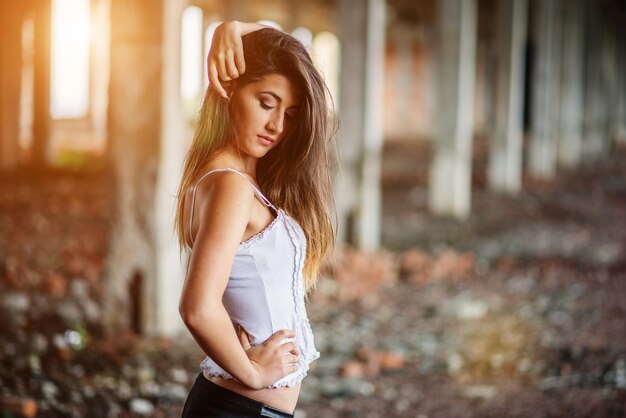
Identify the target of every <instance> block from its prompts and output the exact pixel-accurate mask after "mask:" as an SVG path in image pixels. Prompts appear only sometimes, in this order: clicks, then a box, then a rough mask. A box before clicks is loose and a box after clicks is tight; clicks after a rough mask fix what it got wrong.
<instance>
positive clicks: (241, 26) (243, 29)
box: [235, 21, 269, 36]
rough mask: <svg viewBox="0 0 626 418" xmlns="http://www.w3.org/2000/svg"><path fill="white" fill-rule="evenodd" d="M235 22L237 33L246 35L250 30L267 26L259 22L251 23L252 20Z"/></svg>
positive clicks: (253, 30)
mask: <svg viewBox="0 0 626 418" xmlns="http://www.w3.org/2000/svg"><path fill="white" fill-rule="evenodd" d="M235 23H236V24H237V29H238V30H239V33H240V34H241V36H244V35H247V34H249V33H252V32H256V31H257V30H259V29H263V28H267V27H269V26H266V25H261V24H260V23H253V22H238V21H235Z"/></svg>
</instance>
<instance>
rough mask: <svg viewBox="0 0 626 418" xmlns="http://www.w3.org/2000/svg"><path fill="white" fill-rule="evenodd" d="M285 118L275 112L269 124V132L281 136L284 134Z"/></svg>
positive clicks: (280, 113)
mask: <svg viewBox="0 0 626 418" xmlns="http://www.w3.org/2000/svg"><path fill="white" fill-rule="evenodd" d="M284 124H285V117H284V116H283V114H282V112H274V113H273V114H272V116H271V117H270V119H269V120H268V122H267V130H268V131H270V132H271V133H273V134H276V135H280V134H281V133H282V132H283V128H284Z"/></svg>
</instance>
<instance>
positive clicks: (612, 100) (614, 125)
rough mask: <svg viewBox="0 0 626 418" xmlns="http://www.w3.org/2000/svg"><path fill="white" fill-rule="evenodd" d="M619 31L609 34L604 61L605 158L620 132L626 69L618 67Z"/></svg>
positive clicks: (612, 31)
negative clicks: (621, 84) (621, 94)
mask: <svg viewBox="0 0 626 418" xmlns="http://www.w3.org/2000/svg"><path fill="white" fill-rule="evenodd" d="M616 32H617V31H614V30H611V31H610V32H608V33H607V42H606V48H605V50H604V51H605V53H604V59H603V67H602V69H603V79H604V80H605V91H606V93H607V94H606V98H605V102H606V110H607V112H606V116H607V121H606V132H607V133H606V141H607V146H606V148H605V151H606V153H605V156H608V153H609V152H610V150H611V148H612V146H613V141H615V140H616V138H617V136H618V132H619V125H620V123H619V122H620V121H619V102H620V97H619V96H620V92H619V91H618V89H619V87H620V80H619V78H620V72H621V73H622V74H621V76H622V77H623V73H624V72H626V69H624V68H621V69H620V68H619V67H618V57H617V51H618V45H617V33H616Z"/></svg>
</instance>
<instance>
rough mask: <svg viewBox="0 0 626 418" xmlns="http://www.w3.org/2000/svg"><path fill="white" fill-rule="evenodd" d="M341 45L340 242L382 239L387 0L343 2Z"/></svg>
mask: <svg viewBox="0 0 626 418" xmlns="http://www.w3.org/2000/svg"><path fill="white" fill-rule="evenodd" d="M337 16H338V22H337V29H338V32H339V41H340V43H341V52H342V53H341V75H340V92H339V117H340V119H341V125H340V131H339V138H340V139H339V141H338V144H339V145H338V146H339V154H340V158H341V171H340V172H339V173H337V176H336V179H335V182H336V186H335V192H336V199H337V202H336V203H337V214H338V216H339V222H340V223H339V231H338V241H339V242H349V243H351V244H353V245H356V246H358V247H359V248H362V249H374V248H376V247H378V246H379V243H380V223H381V216H380V206H381V202H380V199H381V198H380V165H381V149H382V141H383V136H382V119H381V118H382V103H383V94H382V88H383V71H384V48H385V2H384V0H361V1H358V2H354V1H351V0H339V1H338V3H337Z"/></svg>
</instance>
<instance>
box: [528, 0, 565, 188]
mask: <svg viewBox="0 0 626 418" xmlns="http://www.w3.org/2000/svg"><path fill="white" fill-rule="evenodd" d="M536 4H537V15H536V19H535V21H536V24H535V27H534V31H535V45H536V54H535V68H534V70H535V71H534V74H533V77H532V80H533V81H532V82H533V85H532V89H533V93H532V95H533V103H532V119H531V120H532V128H531V138H530V139H531V140H530V149H529V151H530V155H529V161H528V169H529V172H530V174H532V175H533V176H535V177H543V178H550V177H553V176H554V174H555V173H556V151H557V143H558V138H559V136H560V123H559V120H560V108H561V106H560V104H561V98H560V72H561V65H560V64H561V63H560V61H561V57H560V51H561V29H562V28H561V20H562V19H561V1H560V0H550V1H538V2H536Z"/></svg>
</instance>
